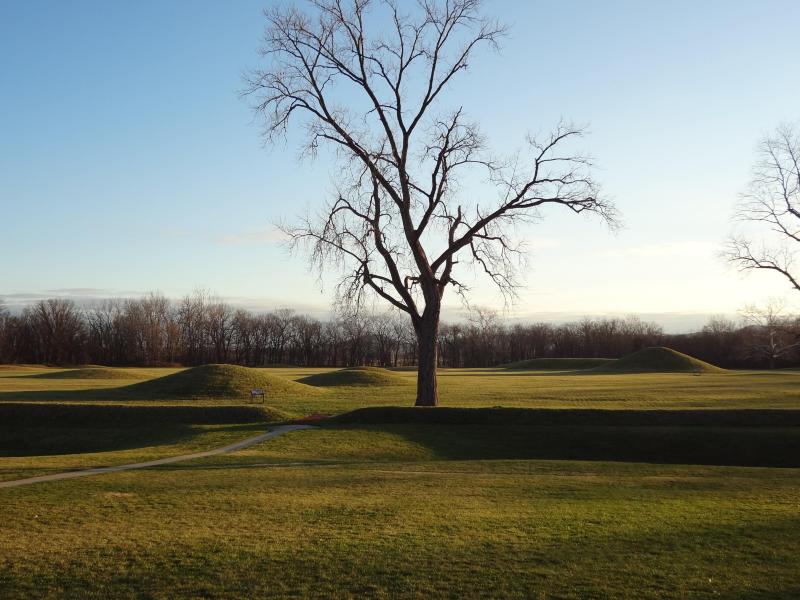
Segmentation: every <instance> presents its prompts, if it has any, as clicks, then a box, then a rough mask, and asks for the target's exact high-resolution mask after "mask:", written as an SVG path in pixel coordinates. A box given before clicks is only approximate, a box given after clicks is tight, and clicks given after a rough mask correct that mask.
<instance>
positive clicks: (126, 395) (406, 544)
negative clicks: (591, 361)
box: [0, 367, 800, 598]
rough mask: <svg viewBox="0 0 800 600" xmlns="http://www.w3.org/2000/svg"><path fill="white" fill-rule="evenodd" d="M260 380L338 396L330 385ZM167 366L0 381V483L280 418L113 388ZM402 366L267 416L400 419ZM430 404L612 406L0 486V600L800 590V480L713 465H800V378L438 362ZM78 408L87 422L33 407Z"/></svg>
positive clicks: (267, 447) (283, 443) (22, 373)
mask: <svg viewBox="0 0 800 600" xmlns="http://www.w3.org/2000/svg"><path fill="white" fill-rule="evenodd" d="M264 371H265V372H268V374H270V375H271V376H274V377H281V378H284V379H286V380H290V381H298V380H301V379H303V378H306V377H309V376H311V375H315V374H319V373H324V374H325V377H323V378H321V380H322V381H321V382H322V383H330V382H331V381H334V383H338V381H337V380H336V379H335V378H334V379H333V380H331V379H330V378H331V376H332V375H331V372H330V371H329V370H321V369H317V370H309V369H267V370H264ZM175 372H176V370H135V372H134V373H133V375H134V377H131V378H128V379H126V378H119V377H116V374H114V377H113V378H110V379H103V378H94V377H93V378H86V379H76V378H72V377H68V378H63V377H57V376H54V375H55V374H56V373H58V371H57V370H54V369H44V368H24V369H14V368H8V367H6V368H3V369H0V405H3V404H6V405H7V406H12V404H13V408H14V409H15V412H9V413H8V418H6V419H5V420H4V421H3V422H2V423H0V478H2V479H5V480H9V479H16V478H21V477H25V476H29V475H33V474H41V473H47V472H54V471H60V470H65V469H74V468H80V467H90V466H99V465H111V464H122V463H128V462H138V461H141V460H148V459H151V458H160V457H163V456H171V455H177V454H184V453H189V452H194V451H198V450H203V449H210V448H213V447H218V446H222V445H225V444H227V443H230V442H232V441H235V440H239V439H244V438H246V437H249V436H251V435H255V434H256V433H259V432H261V431H264V430H265V429H266V428H267V427H268V426H269V424H268V423H265V422H261V423H258V422H257V423H246V422H242V420H243V418H244V417H242V416H241V414H242V413H237V412H236V411H235V410H233V409H234V408H236V407H237V406H239V405H243V404H246V400H245V399H244V398H242V399H238V398H236V397H225V398H219V397H211V396H203V395H198V396H197V397H195V398H194V399H191V400H188V399H185V398H183V399H180V398H175V397H169V396H167V397H161V398H158V397H152V398H146V397H142V396H138V395H136V394H131V393H130V392H129V391H127V392H126V391H125V386H127V385H132V384H140V383H141V382H142V381H145V382H147V380H148V379H153V378H156V377H158V376H163V375H168V374H171V373H175ZM42 374H48V375H49V376H47V377H39V376H38V375H42ZM392 375H393V376H396V377H397V378H398V379H399V380H400V381H397V380H395V379H394V378H392V380H391V381H390V382H389V383H388V384H386V385H369V382H367V384H365V383H364V381H363V378H361V379H358V378H357V379H358V382H357V384H354V385H338V384H337V385H330V386H324V385H321V386H317V387H316V393H308V394H307V393H305V391H302V393H300V392H298V389H297V388H294V387H293V386H288V387H282V388H281V389H282V390H284V391H285V393H286V395H285V396H283V397H271V398H268V399H267V404H268V405H270V406H273V407H274V408H275V409H276V410H275V411H274V412H273V413H267V414H273V415H280V416H279V417H278V416H275V417H273V419H284V418H288V417H298V416H302V415H307V414H312V413H325V414H338V413H342V412H345V411H348V410H352V409H356V408H362V407H367V406H391V405H400V406H409V405H410V404H411V403H412V402H413V395H414V386H413V381H414V379H413V378H414V374H413V373H409V372H405V371H398V372H395V373H392ZM253 376H254V377H255V376H257V374H256V375H253ZM348 377H350V376H348ZM312 381H313V380H312ZM351 381H352V378H351ZM214 385H218V382H217V383H214ZM297 385H298V386H300V385H304V384H301V383H298V384H297ZM151 386H153V387H151V388H150V389H157V388H158V386H157V385H156V384H151ZM225 389H228V388H225ZM441 392H442V403H443V404H444V405H445V406H450V407H465V408H476V407H484V408H490V407H494V406H503V407H520V408H538V409H586V408H592V409H609V410H613V411H615V412H614V413H607V412H603V411H602V410H601V411H600V412H598V411H571V412H569V413H563V412H557V413H556V412H553V411H539V412H532V411H527V412H522V413H520V412H514V411H503V410H497V411H493V412H491V411H490V412H488V413H486V412H484V413H480V412H475V411H473V412H467V413H458V412H455V413H446V412H440V413H432V412H430V411H426V412H422V413H419V412H414V413H412V415H413V416H412V417H408V416H404V413H402V412H401V413H397V411H386V410H382V411H377V412H376V411H373V412H372V413H369V412H368V413H366V415H367V416H366V417H365V416H364V415H362V416H360V417H355V416H354V417H352V418H350V417H342V418H341V419H339V420H337V421H332V422H328V423H323V424H322V425H321V426H320V427H318V428H317V429H313V430H306V431H298V432H293V433H289V434H287V435H285V436H283V437H280V438H277V439H274V440H270V441H268V442H264V443H262V444H258V445H256V446H253V447H250V448H247V449H244V450H241V451H238V452H236V453H233V454H229V455H224V456H216V457H212V458H206V459H200V460H194V461H190V462H186V463H180V464H175V465H170V466H164V467H158V468H152V469H148V470H143V471H129V472H124V473H113V474H105V475H101V476H96V477H88V478H82V479H75V480H66V481H57V482H49V483H40V484H35V485H31V486H25V487H19V488H10V489H3V490H0V499H2V505H3V516H2V519H0V597H3V598H28V597H86V598H109V597H114V598H172V597H175V596H188V597H216V598H237V597H297V598H302V597H320V598H323V597H324V598H328V597H333V598H352V597H364V596H366V597H378V598H381V597H385V598H473V597H487V598H489V597H517V598H537V597H542V598H550V597H558V598H643V597H648V598H649V597H656V598H685V597H708V598H712V597H713V598H718V597H722V598H796V597H798V596H800V554H799V553H798V549H800V501H798V498H800V469H797V468H765V467H759V466H748V467H743V466H712V465H714V464H716V465H719V464H732V465H741V464H755V465H758V464H783V463H781V460H782V457H786V460H788V461H789V463H791V461H792V460H795V457H797V456H800V435H798V432H799V431H800V427H798V422H797V418H798V417H797V414H798V413H797V411H798V410H800V373H798V372H792V371H785V372H776V373H763V372H727V373H708V374H703V375H701V376H695V375H692V374H686V373H672V374H598V373H595V374H588V373H580V372H576V373H570V372H558V371H552V370H548V371H540V372H537V371H525V370H504V369H496V370H457V371H456V370H451V371H449V370H445V371H443V372H442V375H441ZM77 404H80V405H81V407H83V408H82V410H84V411H87V412H83V413H81V416H80V419H81V420H82V419H84V416H83V415H85V422H81V421H75V420H69V419H63V420H61V417H60V416H59V415H63V413H58V414H56V416H55V417H54V416H53V415H52V414H51V415H49V416H48V415H47V413H46V411H47V410H48V409H49V408H50V409H52V408H58V409H59V410H69V408H70V406H72V408H73V409H76V410H77V407H76V406H75V405H77ZM65 405H66V408H65ZM20 406H22V407H23V408H21V409H20V408H19V407H20ZM108 406H111V407H112V408H113V407H115V406H118V407H125V408H126V409H129V410H132V411H134V412H131V413H130V414H131V415H134V414H135V415H138V417H137V418H136V420H135V422H130V423H126V422H124V421H123V422H120V417H119V414H118V412H114V411H113V410H111V409H108V408H107V407H108ZM187 406H199V407H206V408H208V409H215V410H217V409H219V410H223V411H224V410H231V412H230V415H236V418H231V422H229V423H225V422H216V421H215V422H209V423H206V424H198V423H193V422H187V418H188V419H189V420H191V414H190V413H180V414H179V413H177V412H175V410H177V409H176V407H178V408H180V407H187ZM24 407H28V408H27V412H25V409H24ZM104 407H105V408H104ZM167 408H171V409H173V413H172V414H173V416H175V415H177V416H176V417H175V418H174V419H173V422H169V421H168V420H167V419H165V415H166V414H167V413H166V412H164V411H166V410H167ZM691 409H697V410H699V411H701V414H700V416H697V415H698V413H697V411H696V410H695V411H694V412H693V411H692V410H691ZM715 409H716V410H715ZM739 409H749V412H742V411H741V410H739ZM768 409H771V410H768ZM776 410H777V411H778V412H775V411H776ZM0 411H2V406H0ZM20 411H21V412H20ZM92 411H95V412H92ZM653 411H658V412H657V413H654V412H653ZM0 414H2V412H0ZM125 414H128V413H125ZM187 414H189V417H187V416H186V415H187ZM192 414H193V413H192ZM221 414H222V415H223V416H224V414H225V413H221ZM465 414H466V415H467V416H464V415H465ZM37 415H40V416H41V419H40V420H37ZM92 415H95V417H94V418H92ZM143 415H155V417H153V418H152V419H149V418H148V419H145V418H143ZM420 415H421V416H420ZM430 415H433V416H430ZM437 415H438V416H437ZM441 415H445V416H444V417H442V416H441ZM476 415H484V416H480V418H477V417H476ZM486 415H488V416H486ZM703 415H710V416H706V417H703ZM723 415H724V419H727V421H725V422H723V420H722V419H723ZM783 415H785V417H784V416H783ZM717 416H719V418H720V419H721V420H720V421H719V422H716V421H715V419H717ZM218 417H219V415H217V416H215V417H214V418H215V419H216V418H218ZM756 417H757V418H756ZM265 418H266V417H265ZM359 420H360V421H361V422H359ZM223 421H224V418H223ZM436 421H439V422H436ZM447 421H449V422H447ZM565 458H569V459H573V460H563V459H565ZM748 461H749V462H748ZM656 463H662V464H656ZM688 463H695V464H688ZM794 464H797V463H794Z"/></svg>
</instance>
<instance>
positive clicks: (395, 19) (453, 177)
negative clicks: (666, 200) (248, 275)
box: [245, 0, 616, 406]
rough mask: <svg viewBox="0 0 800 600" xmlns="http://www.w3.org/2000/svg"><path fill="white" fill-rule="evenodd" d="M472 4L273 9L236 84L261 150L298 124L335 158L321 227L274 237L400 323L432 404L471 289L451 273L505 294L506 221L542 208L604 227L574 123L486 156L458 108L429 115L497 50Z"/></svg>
mask: <svg viewBox="0 0 800 600" xmlns="http://www.w3.org/2000/svg"><path fill="white" fill-rule="evenodd" d="M480 9H481V1H480V0H419V1H418V2H417V3H416V4H415V5H413V6H412V5H411V3H401V2H399V1H397V0H312V1H311V2H309V9H308V10H307V11H303V10H300V9H298V8H296V7H289V8H275V9H272V10H269V11H267V12H266V16H267V21H268V25H267V28H266V33H265V36H264V45H263V48H262V56H263V58H264V59H265V62H266V63H267V65H266V66H265V67H264V68H263V69H262V70H257V71H254V72H252V73H251V75H250V77H249V78H248V85H247V89H246V90H245V95H247V96H249V97H250V98H252V99H254V101H255V110H256V112H257V114H258V115H260V116H261V117H263V121H264V125H265V129H264V133H265V137H266V139H267V140H268V141H273V140H274V139H275V138H276V137H278V138H279V137H282V136H283V135H284V134H285V132H286V131H287V128H289V126H290V125H292V124H294V123H296V122H297V123H298V124H300V125H304V126H305V130H306V132H307V140H306V145H305V146H304V149H305V150H306V151H307V152H309V153H310V154H312V155H314V154H315V153H316V151H317V149H318V148H319V147H320V146H321V145H327V146H329V147H331V148H333V149H335V151H336V154H337V156H338V158H339V159H340V164H341V172H340V174H339V176H338V184H337V188H338V189H337V191H336V193H335V194H334V196H333V198H332V200H331V201H330V203H329V204H328V205H327V206H326V207H325V209H324V210H323V211H322V212H321V213H320V214H319V215H318V218H307V219H306V220H305V221H304V222H303V223H302V224H301V225H300V226H298V227H287V228H284V230H285V231H286V233H288V234H289V236H290V238H291V240H293V242H294V247H297V246H303V247H305V248H307V249H308V250H310V252H311V255H312V257H313V261H314V263H315V264H316V266H317V267H319V268H320V269H323V268H324V267H325V266H326V265H330V264H331V263H333V264H335V265H337V266H339V267H341V268H342V273H343V277H342V279H341V281H340V284H339V286H338V287H337V292H338V293H337V297H338V299H339V301H340V302H342V303H345V304H349V303H354V302H355V303H358V302H360V301H362V300H363V298H364V296H365V294H370V293H371V294H375V295H377V296H378V297H380V298H382V299H383V300H385V301H386V302H388V303H389V304H390V305H391V306H393V307H395V308H397V309H399V310H401V311H403V312H405V313H407V314H408V315H409V317H410V318H411V321H412V323H413V326H414V330H415V332H416V337H417V344H418V361H419V370H418V382H417V399H416V404H417V405H418V406H434V405H436V404H437V403H438V392H437V384H436V365H437V336H438V331H439V320H440V314H441V304H442V296H443V294H444V291H445V289H446V288H447V287H448V286H453V287H454V289H455V290H456V291H457V292H460V293H461V294H465V293H466V292H467V291H468V290H467V289H466V287H465V286H464V285H462V284H461V283H460V282H459V279H458V278H459V277H460V276H459V275H458V274H457V268H464V267H465V266H468V265H472V266H473V267H476V268H478V269H479V270H482V271H483V272H485V274H486V275H487V276H488V277H489V279H490V280H491V281H492V282H494V284H496V285H497V287H498V288H499V289H500V290H501V291H502V292H503V293H504V294H506V295H510V296H513V294H514V290H515V288H516V286H517V285H518V280H517V277H516V273H515V265H516V260H517V259H518V258H519V257H520V255H521V254H520V253H521V252H522V247H521V245H520V244H519V243H518V242H516V241H515V240H514V236H513V233H514V228H515V225H516V224H519V223H522V222H524V221H527V220H535V219H537V218H539V217H540V216H541V213H540V211H541V209H543V208H545V207H547V206H550V205H557V206H560V207H562V208H566V209H568V210H571V211H572V212H574V213H587V214H588V213H594V214H597V215H599V216H600V217H601V218H602V219H604V220H605V221H607V222H608V223H610V224H614V222H615V215H616V213H615V211H614V208H613V206H612V204H611V203H610V202H608V201H607V200H605V199H604V198H603V197H602V196H601V195H600V192H599V189H598V186H597V184H596V183H595V181H594V180H593V179H592V178H591V175H590V173H589V167H590V160H589V159H588V158H587V157H586V156H583V155H581V154H579V153H576V152H574V151H571V150H569V149H568V148H569V146H570V143H571V142H572V141H573V140H575V139H577V138H579V137H580V136H581V135H582V133H583V132H582V130H581V129H580V128H578V127H575V126H572V125H568V124H560V125H559V126H558V127H557V128H556V129H555V130H554V131H553V132H552V133H551V134H550V135H547V136H545V137H543V138H533V137H531V138H529V140H528V142H529V145H530V156H529V157H527V158H524V159H523V158H522V157H517V158H516V159H510V160H509V159H506V160H498V159H496V158H493V157H491V156H490V155H489V152H488V150H487V147H486V143H485V139H484V136H483V134H482V133H481V131H480V129H479V127H478V126H477V124H475V123H473V122H470V121H469V120H468V118H467V117H466V113H465V111H464V109H463V107H457V108H455V109H454V110H451V111H445V110H442V109H441V108H440V107H439V101H440V100H441V99H442V97H443V95H444V94H445V91H446V90H447V89H448V88H449V87H450V84H452V83H453V81H454V80H455V78H456V77H457V76H458V75H460V74H463V73H464V72H465V71H466V69H467V66H468V64H469V62H470V60H471V59H472V58H473V55H474V53H475V52H476V51H478V50H480V49H481V48H485V47H489V48H493V47H497V45H498V43H499V41H500V39H501V38H502V37H503V35H504V33H505V31H506V30H505V28H504V27H503V26H502V25H500V24H499V23H497V22H495V21H493V20H491V19H489V18H486V17H484V16H483V15H482V14H481V10H480ZM479 172H481V173H482V175H481V176H482V177H483V178H484V180H485V181H484V186H483V187H484V188H486V190H487V191H486V192H485V198H483V199H481V200H480V201H468V200H466V199H465V198H464V197H463V196H461V195H460V194H459V189H460V188H459V183H462V186H463V183H464V182H465V178H466V177H467V175H468V173H469V177H474V176H475V175H476V174H477V173H479ZM457 265H458V267H457Z"/></svg>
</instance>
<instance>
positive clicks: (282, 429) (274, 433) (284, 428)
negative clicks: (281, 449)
mask: <svg viewBox="0 0 800 600" xmlns="http://www.w3.org/2000/svg"><path fill="white" fill-rule="evenodd" d="M298 429H312V427H311V425H279V426H277V427H273V428H272V430H271V431H268V432H267V433H262V434H261V435H257V436H255V437H251V438H247V439H246V440H242V441H241V442H236V443H235V444H230V445H228V446H223V447H222V448H215V449H213V450H206V451H205V452H196V453H194V454H183V455H181V456H169V457H167V458H159V459H157V460H149V461H147V462H141V463H132V464H128V465H116V466H112V467H97V468H95V469H83V470H81V471H67V472H66V473H52V474H50V475H39V476H38V477H28V478H27V479H15V480H13V481H0V488H12V487H17V486H20V485H29V484H31V483H39V482H43V481H58V480H59V479H72V478H73V477H88V476H89V475H101V474H103V473H116V472H117V471H130V470H132V469H146V468H147V467H156V466H158V465H168V464H171V463H177V462H183V461H186V460H193V459H195V458H205V457H207V456H217V455H219V454H228V453H229V452H236V451H237V450H241V449H243V448H247V447H249V446H253V445H255V444H259V443H261V442H264V441H266V440H269V439H272V438H274V437H278V436H279V435H283V434H284V433H288V432H290V431H297V430H298Z"/></svg>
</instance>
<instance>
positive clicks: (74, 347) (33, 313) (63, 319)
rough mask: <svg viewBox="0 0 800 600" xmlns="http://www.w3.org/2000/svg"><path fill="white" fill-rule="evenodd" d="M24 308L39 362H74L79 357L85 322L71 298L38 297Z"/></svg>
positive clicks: (58, 363)
mask: <svg viewBox="0 0 800 600" xmlns="http://www.w3.org/2000/svg"><path fill="white" fill-rule="evenodd" d="M26 312H27V315H26V317H27V318H28V319H29V321H30V323H31V325H32V329H33V333H34V335H35V338H36V340H37V342H38V347H39V351H40V355H39V357H40V361H41V362H43V363H48V364H56V365H61V364H75V363H77V362H79V361H80V360H81V359H82V358H83V356H82V351H83V344H82V342H83V339H84V337H85V332H86V329H85V323H84V320H83V315H82V314H81V312H80V311H79V310H78V307H77V306H76V305H75V303H74V302H72V300H64V299H62V298H50V299H48V300H40V301H39V302H37V303H36V304H34V305H33V306H32V307H30V308H28V309H26Z"/></svg>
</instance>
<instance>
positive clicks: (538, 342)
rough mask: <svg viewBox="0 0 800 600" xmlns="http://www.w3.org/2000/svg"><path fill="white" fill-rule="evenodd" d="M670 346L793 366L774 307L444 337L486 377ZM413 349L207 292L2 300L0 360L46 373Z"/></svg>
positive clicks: (452, 358)
mask: <svg viewBox="0 0 800 600" xmlns="http://www.w3.org/2000/svg"><path fill="white" fill-rule="evenodd" d="M658 345H662V346H669V347H671V348H674V349H676V350H679V351H681V352H685V353H687V354H691V355H692V356H696V357H698V358H701V359H703V360H706V361H709V362H711V363H714V364H717V365H720V366H723V367H731V368H736V367H747V368H764V367H784V366H796V365H798V363H800V322H799V321H798V319H797V318H796V317H789V316H786V315H785V311H784V307H783V306H782V305H780V304H778V303H771V304H769V305H767V306H766V307H763V308H756V307H750V308H748V309H747V310H746V311H744V313H743V319H742V320H741V321H739V322H736V321H733V320H728V319H724V318H715V319H712V320H711V321H710V322H709V323H708V324H707V325H706V326H705V327H703V329H702V330H701V331H698V332H695V333H688V334H666V333H664V331H663V330H662V328H661V327H660V326H659V325H657V324H655V323H649V322H645V321H642V320H640V319H638V318H636V317H628V318H625V319H619V318H604V319H590V318H585V319H582V320H580V321H577V322H572V323H563V324H551V323H529V324H521V323H516V324H506V323H504V322H503V321H502V320H501V319H500V318H499V317H498V315H497V314H496V313H493V312H490V311H475V313H474V318H473V319H471V320H470V321H469V322H465V323H448V324H444V325H443V326H442V328H441V331H440V335H439V364H440V366H442V367H492V366H497V365H501V364H505V363H510V362H515V361H519V360H527V359H532V358H570V357H573V358H578V357H581V358H583V357H587V358H594V357H605V358H617V357H620V356H624V355H626V354H629V353H631V352H635V351H636V350H640V349H642V348H645V347H648V346H658ZM416 352H417V343H416V337H415V334H414V330H413V329H412V327H411V324H410V322H409V320H408V319H407V318H404V317H403V316H401V315H399V314H387V313H376V314H356V315H348V314H344V315H338V316H336V317H334V318H331V319H329V320H326V321H322V320H319V319H315V318H312V317H309V316H306V315H302V314H297V313H296V312H294V311H292V310H289V309H280V310H275V311H271V312H264V313H254V312H251V311H248V310H244V309H236V308H234V307H232V306H231V305H229V304H227V303H225V302H223V301H221V300H218V299H215V298H214V297H212V296H211V295H210V294H208V293H205V292H196V293H194V294H192V295H189V296H186V297H184V298H183V299H181V300H180V301H177V302H172V301H170V300H169V299H167V298H166V297H164V296H162V295H160V294H149V295H147V296H145V297H142V298H138V299H128V300H106V301H103V302H101V303H98V304H96V305H94V306H90V307H81V306H78V305H77V304H75V303H74V302H72V301H70V300H65V299H58V298H54V299H47V300H41V301H39V302H37V303H36V304H34V305H31V306H28V307H26V308H24V309H23V310H22V311H21V312H20V313H19V314H11V313H10V312H9V311H8V310H7V309H5V308H4V306H3V304H2V301H0V362H5V363H36V364H52V365H78V364H102V365H111V366H171V365H198V364H205V363H234V364H241V365H246V366H254V367H256V366H267V365H298V366H326V367H339V366H354V365H377V366H384V367H396V366H405V365H414V364H415V363H416V359H417V357H416Z"/></svg>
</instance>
